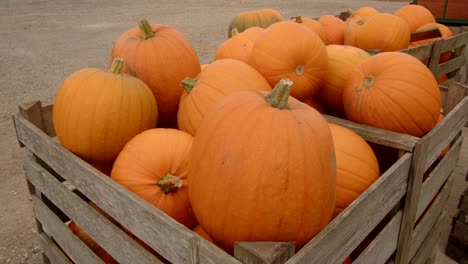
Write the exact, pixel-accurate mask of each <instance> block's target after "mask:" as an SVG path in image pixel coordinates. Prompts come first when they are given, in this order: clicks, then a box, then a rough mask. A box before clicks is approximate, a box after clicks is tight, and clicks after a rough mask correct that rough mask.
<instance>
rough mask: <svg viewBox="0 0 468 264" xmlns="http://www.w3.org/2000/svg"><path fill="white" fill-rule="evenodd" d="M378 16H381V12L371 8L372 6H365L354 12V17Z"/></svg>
mask: <svg viewBox="0 0 468 264" xmlns="http://www.w3.org/2000/svg"><path fill="white" fill-rule="evenodd" d="M377 14H380V12H379V11H377V9H375V8H373V7H370V6H363V7H361V8H359V9H358V10H356V11H354V15H356V16H361V17H363V16H373V15H377Z"/></svg>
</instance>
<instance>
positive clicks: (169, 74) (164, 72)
mask: <svg viewBox="0 0 468 264" xmlns="http://www.w3.org/2000/svg"><path fill="white" fill-rule="evenodd" d="M111 57H112V58H115V57H122V58H124V59H125V61H126V65H125V66H126V67H125V68H124V72H125V73H128V74H132V75H134V76H136V77H138V78H139V79H141V80H142V81H144V82H145V83H146V84H147V85H148V86H149V88H151V90H152V91H153V93H154V96H155V97H156V100H157V101H158V106H159V123H158V127H175V125H176V122H177V120H176V119H177V108H178V105H179V99H180V96H181V94H182V91H183V89H182V87H180V82H181V81H182V80H183V79H184V78H185V77H187V76H189V77H195V76H197V74H198V73H199V72H200V62H199V60H198V57H197V55H196V53H195V51H194V49H193V48H192V46H191V44H190V43H189V42H188V41H187V39H186V38H185V37H184V36H183V35H182V33H180V32H179V31H177V30H176V29H174V28H172V27H169V26H166V25H161V24H153V25H150V24H149V23H148V21H146V20H141V21H140V26H139V27H135V28H133V29H131V30H129V31H127V32H125V33H124V34H122V35H121V36H120V37H119V38H118V39H117V41H116V42H115V45H114V49H113V50H112V56H111Z"/></svg>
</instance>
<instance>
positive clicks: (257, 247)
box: [234, 242, 294, 264]
mask: <svg viewBox="0 0 468 264" xmlns="http://www.w3.org/2000/svg"><path fill="white" fill-rule="evenodd" d="M292 255H294V242H236V243H235V244H234V256H235V257H236V258H237V259H238V260H240V261H241V262H242V263H248V264H283V263H285V262H286V261H287V260H288V259H289V258H290V257H291V256H292Z"/></svg>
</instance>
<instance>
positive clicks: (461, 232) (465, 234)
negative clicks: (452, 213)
mask: <svg viewBox="0 0 468 264" xmlns="http://www.w3.org/2000/svg"><path fill="white" fill-rule="evenodd" d="M452 236H453V237H454V238H456V239H458V240H459V241H461V242H463V243H465V244H468V224H465V223H463V222H462V221H460V220H457V221H455V224H454V227H453V232H452Z"/></svg>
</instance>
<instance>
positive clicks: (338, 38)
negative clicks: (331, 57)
mask: <svg viewBox="0 0 468 264" xmlns="http://www.w3.org/2000/svg"><path fill="white" fill-rule="evenodd" d="M318 22H319V23H320V24H322V26H323V27H324V28H325V32H326V35H327V42H326V44H327V45H330V44H336V45H343V44H344V31H345V29H346V22H344V21H343V20H341V19H339V18H338V17H336V16H332V15H324V16H321V17H320V18H319V20H318Z"/></svg>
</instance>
